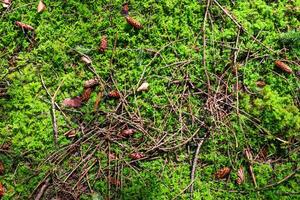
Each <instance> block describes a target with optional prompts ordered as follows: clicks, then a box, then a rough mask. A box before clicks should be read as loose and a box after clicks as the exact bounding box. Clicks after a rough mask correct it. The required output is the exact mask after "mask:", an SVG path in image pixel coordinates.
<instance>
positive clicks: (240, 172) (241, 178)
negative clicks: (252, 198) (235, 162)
mask: <svg viewBox="0 0 300 200" xmlns="http://www.w3.org/2000/svg"><path fill="white" fill-rule="evenodd" d="M244 181H245V174H244V168H243V167H242V166H241V167H240V168H239V170H238V171H237V179H236V183H237V184H238V185H241V184H242V183H243V182H244Z"/></svg>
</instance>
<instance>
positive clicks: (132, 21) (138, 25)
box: [125, 16, 143, 29]
mask: <svg viewBox="0 0 300 200" xmlns="http://www.w3.org/2000/svg"><path fill="white" fill-rule="evenodd" d="M125 18H126V21H127V23H128V24H129V25H131V26H132V27H133V28H135V29H142V28H143V26H142V24H141V23H140V22H138V21H137V20H135V19H133V18H132V17H130V16H126V17H125Z"/></svg>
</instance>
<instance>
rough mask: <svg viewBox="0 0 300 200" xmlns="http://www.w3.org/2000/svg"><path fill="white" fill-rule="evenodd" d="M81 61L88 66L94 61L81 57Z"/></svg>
mask: <svg viewBox="0 0 300 200" xmlns="http://www.w3.org/2000/svg"><path fill="white" fill-rule="evenodd" d="M80 60H81V61H82V62H84V63H85V64H87V65H90V64H92V59H91V58H90V57H88V56H81V58H80Z"/></svg>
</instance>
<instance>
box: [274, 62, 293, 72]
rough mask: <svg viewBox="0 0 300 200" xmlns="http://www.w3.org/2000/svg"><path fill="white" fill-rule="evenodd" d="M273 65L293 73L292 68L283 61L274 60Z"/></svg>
mask: <svg viewBox="0 0 300 200" xmlns="http://www.w3.org/2000/svg"><path fill="white" fill-rule="evenodd" d="M275 66H276V67H278V68H279V69H281V70H282V71H284V72H286V73H288V74H291V73H293V70H292V69H291V68H290V67H289V66H288V65H287V64H285V63H284V62H282V61H280V60H276V61H275Z"/></svg>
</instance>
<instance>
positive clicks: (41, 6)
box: [37, 1, 46, 13]
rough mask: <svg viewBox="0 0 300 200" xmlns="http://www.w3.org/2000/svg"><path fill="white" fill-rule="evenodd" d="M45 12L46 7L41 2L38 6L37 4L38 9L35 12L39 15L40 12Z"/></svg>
mask: <svg viewBox="0 0 300 200" xmlns="http://www.w3.org/2000/svg"><path fill="white" fill-rule="evenodd" d="M45 10H46V5H45V4H44V2H43V1H40V2H39V4H38V7H37V12H38V13H40V12H43V11H45Z"/></svg>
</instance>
